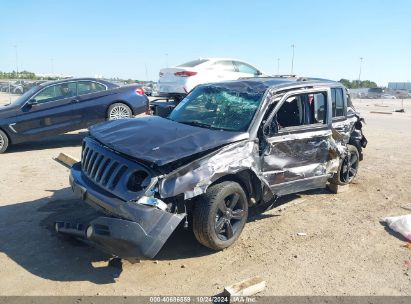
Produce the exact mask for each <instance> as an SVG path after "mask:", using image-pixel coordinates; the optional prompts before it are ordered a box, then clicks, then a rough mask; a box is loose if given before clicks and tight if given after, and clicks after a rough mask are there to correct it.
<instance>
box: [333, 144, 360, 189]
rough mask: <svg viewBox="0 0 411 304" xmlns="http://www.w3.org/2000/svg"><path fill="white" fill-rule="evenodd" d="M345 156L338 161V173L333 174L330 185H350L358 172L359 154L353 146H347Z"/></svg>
mask: <svg viewBox="0 0 411 304" xmlns="http://www.w3.org/2000/svg"><path fill="white" fill-rule="evenodd" d="M347 151H348V153H347V155H346V156H345V157H344V158H343V159H342V160H341V161H340V166H339V168H338V172H337V173H335V174H334V176H333V178H332V180H331V181H330V182H331V183H332V184H336V185H347V184H350V183H351V182H352V181H353V180H354V178H355V176H356V175H357V172H358V167H359V164H360V154H359V153H358V150H357V148H356V147H355V146H352V145H347Z"/></svg>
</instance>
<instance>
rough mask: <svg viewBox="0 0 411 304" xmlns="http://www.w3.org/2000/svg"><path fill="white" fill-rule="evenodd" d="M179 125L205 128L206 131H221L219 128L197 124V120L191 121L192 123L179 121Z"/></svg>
mask: <svg viewBox="0 0 411 304" xmlns="http://www.w3.org/2000/svg"><path fill="white" fill-rule="evenodd" d="M179 123H182V124H185V125H190V126H195V127H200V128H206V129H213V130H222V129H221V128H216V127H213V126H211V125H208V124H205V123H202V122H199V121H197V120H192V121H179Z"/></svg>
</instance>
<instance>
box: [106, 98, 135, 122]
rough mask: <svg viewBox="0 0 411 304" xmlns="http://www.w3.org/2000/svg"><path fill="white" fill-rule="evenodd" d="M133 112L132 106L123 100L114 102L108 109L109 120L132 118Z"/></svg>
mask: <svg viewBox="0 0 411 304" xmlns="http://www.w3.org/2000/svg"><path fill="white" fill-rule="evenodd" d="M132 116H133V112H132V111H131V109H130V107H129V106H128V105H126V104H124V103H122V102H116V103H113V104H112V105H111V106H110V107H109V108H108V110H107V120H117V119H125V118H131V117H132Z"/></svg>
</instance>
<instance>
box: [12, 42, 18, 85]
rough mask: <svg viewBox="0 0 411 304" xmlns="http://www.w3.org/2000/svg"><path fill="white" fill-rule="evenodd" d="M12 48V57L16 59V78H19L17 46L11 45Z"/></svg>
mask: <svg viewBox="0 0 411 304" xmlns="http://www.w3.org/2000/svg"><path fill="white" fill-rule="evenodd" d="M13 47H14V55H15V57H16V73H17V78H18V77H19V58H18V54H17V45H13Z"/></svg>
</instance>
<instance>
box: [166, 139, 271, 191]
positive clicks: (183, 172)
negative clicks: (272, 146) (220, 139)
mask: <svg viewBox="0 0 411 304" xmlns="http://www.w3.org/2000/svg"><path fill="white" fill-rule="evenodd" d="M246 169H249V170H251V171H253V172H254V173H255V174H256V176H258V177H259V178H260V180H262V182H264V183H265V184H267V185H268V183H267V182H266V181H265V180H264V179H263V178H262V176H261V174H259V172H261V168H260V161H259V154H258V144H257V143H256V142H255V141H249V140H248V141H241V142H237V143H234V144H230V145H227V146H224V147H223V148H221V149H219V150H217V151H215V152H213V153H211V154H209V155H207V156H205V157H203V158H201V159H198V160H195V161H193V162H191V163H189V164H187V165H185V166H184V167H181V168H179V169H177V170H175V171H173V172H171V173H169V174H168V175H166V176H164V177H163V178H162V179H161V180H160V182H159V194H160V196H161V197H162V198H167V197H173V196H177V195H179V194H184V199H190V198H192V197H195V196H198V195H200V194H203V193H205V192H206V190H207V188H208V187H209V186H210V185H211V184H212V183H213V182H215V181H216V180H218V179H220V178H221V177H224V176H226V175H232V174H235V173H237V172H240V171H243V170H246Z"/></svg>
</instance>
